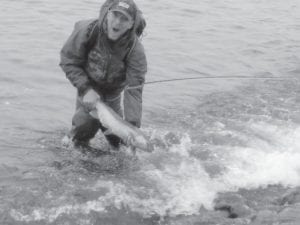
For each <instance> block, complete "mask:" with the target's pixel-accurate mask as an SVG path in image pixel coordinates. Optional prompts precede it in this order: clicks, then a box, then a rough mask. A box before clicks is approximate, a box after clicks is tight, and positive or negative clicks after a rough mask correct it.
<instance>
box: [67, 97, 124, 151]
mask: <svg viewBox="0 0 300 225" xmlns="http://www.w3.org/2000/svg"><path fill="white" fill-rule="evenodd" d="M103 100H104V102H105V103H106V104H107V105H108V106H110V107H111V108H112V109H113V110H114V111H115V112H116V113H118V114H119V115H120V116H121V117H122V110H121V104H120V101H121V98H120V96H119V97H117V98H114V99H111V100H110V99H105V98H104V99H103ZM99 129H100V130H101V131H102V132H104V131H105V130H106V128H105V127H103V126H102V124H101V123H100V122H99V120H98V119H95V118H94V117H92V116H91V115H90V114H89V112H88V111H86V109H85V108H84V107H83V106H82V104H81V103H80V101H79V100H78V99H77V103H76V112H75V114H74V116H73V119H72V129H71V131H70V134H69V136H70V137H71V138H72V140H73V141H74V142H76V143H82V144H84V143H88V142H89V140H91V139H92V138H93V137H95V135H96V133H97V132H98V130H99ZM105 137H106V139H107V141H108V142H109V143H110V144H111V145H112V146H113V147H118V146H119V145H120V143H121V139H120V138H119V137H117V136H115V135H112V134H110V135H105Z"/></svg>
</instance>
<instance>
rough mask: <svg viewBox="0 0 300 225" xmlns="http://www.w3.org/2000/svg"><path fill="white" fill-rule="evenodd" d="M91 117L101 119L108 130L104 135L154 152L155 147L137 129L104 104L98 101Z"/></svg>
mask: <svg viewBox="0 0 300 225" xmlns="http://www.w3.org/2000/svg"><path fill="white" fill-rule="evenodd" d="M90 114H91V116H93V117H94V118H97V119H99V121H100V123H101V124H102V125H103V126H104V127H105V128H107V131H105V132H104V134H114V135H116V136H118V137H119V138H121V140H122V141H123V142H124V143H125V144H126V145H129V146H132V147H134V148H137V149H141V150H144V151H147V152H152V151H153V145H151V144H150V142H149V140H148V138H147V137H146V136H145V135H144V133H143V132H142V131H141V130H140V129H139V128H137V127H135V126H133V125H132V124H130V123H128V122H127V121H125V120H123V119H122V118H121V117H120V116H119V115H118V114H117V113H116V112H115V111H114V110H113V109H111V108H110V107H109V106H107V105H106V104H105V103H104V102H102V101H100V100H98V101H97V103H96V105H95V110H93V111H91V112H90Z"/></svg>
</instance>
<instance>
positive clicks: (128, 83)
mask: <svg viewBox="0 0 300 225" xmlns="http://www.w3.org/2000/svg"><path fill="white" fill-rule="evenodd" d="M109 2H111V0H109V1H107V2H106V3H105V4H104V5H103V7H102V9H101V11H100V17H99V18H98V19H93V20H84V21H79V22H77V23H76V24H75V27H74V30H73V32H72V34H71V36H70V37H69V39H68V40H67V42H66V43H65V45H64V46H63V48H62V50H61V61H60V66H61V67H62V69H63V71H64V72H65V73H66V76H67V78H68V79H69V80H70V81H71V83H72V84H73V85H74V86H75V87H76V88H77V89H78V95H79V96H80V95H84V94H85V93H86V91H87V90H89V89H90V88H93V89H94V90H95V91H97V92H98V93H99V95H101V96H104V97H105V98H104V99H114V98H118V97H119V96H120V93H121V92H122V91H123V90H124V100H123V101H124V102H123V103H124V117H125V119H126V120H127V121H128V122H130V123H132V124H134V125H135V126H138V127H140V125H141V116H142V90H143V84H144V81H145V74H146V71H147V61H146V56H145V53H144V48H143V46H142V44H141V42H140V40H139V39H138V37H137V35H136V32H135V29H136V28H137V26H136V24H137V20H138V19H139V18H136V21H135V24H134V25H133V28H132V29H131V30H129V31H128V32H127V33H126V34H125V35H124V36H123V37H121V38H120V40H118V41H117V42H111V41H110V40H108V38H107V35H106V30H105V28H106V27H105V25H106V14H107V11H108V9H109ZM97 26H98V27H97ZM95 29H96V31H95ZM93 32H98V33H97V35H96V36H97V38H96V40H93V36H95V34H94V33H93Z"/></svg>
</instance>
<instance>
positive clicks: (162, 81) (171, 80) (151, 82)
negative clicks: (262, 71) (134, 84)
mask: <svg viewBox="0 0 300 225" xmlns="http://www.w3.org/2000/svg"><path fill="white" fill-rule="evenodd" d="M200 79H273V80H287V79H296V78H294V77H245V76H227V77H224V76H197V77H186V78H174V79H165V80H155V81H147V82H145V84H155V83H166V82H173V81H183V80H200Z"/></svg>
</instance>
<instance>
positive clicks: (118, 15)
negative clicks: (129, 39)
mask: <svg viewBox="0 0 300 225" xmlns="http://www.w3.org/2000/svg"><path fill="white" fill-rule="evenodd" d="M132 26H133V20H132V19H131V17H129V16H127V15H125V14H124V13H122V12H119V11H109V12H108V14H107V34H108V38H109V39H110V40H112V41H116V40H118V39H119V38H120V37H121V36H122V35H123V34H124V33H125V32H126V31H127V30H129V29H130V28H131V27H132Z"/></svg>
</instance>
